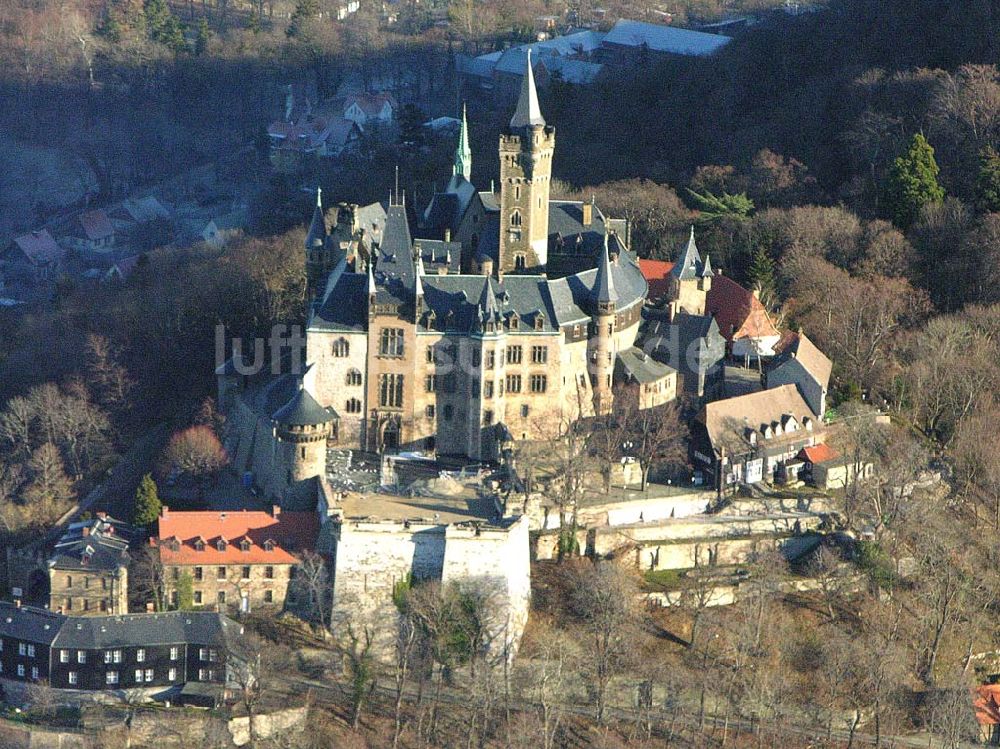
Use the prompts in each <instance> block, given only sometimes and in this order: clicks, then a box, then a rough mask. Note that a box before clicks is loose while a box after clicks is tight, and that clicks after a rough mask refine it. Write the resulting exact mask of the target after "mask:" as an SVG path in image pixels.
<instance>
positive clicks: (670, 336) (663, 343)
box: [640, 309, 726, 400]
mask: <svg viewBox="0 0 1000 749" xmlns="http://www.w3.org/2000/svg"><path fill="white" fill-rule="evenodd" d="M643 314H644V318H645V322H644V323H643V327H642V332H641V334H640V345H641V347H642V349H643V351H645V352H646V353H648V354H649V355H650V356H651V357H653V358H654V359H656V360H657V361H659V362H662V363H663V364H666V365H668V366H670V367H672V368H673V369H675V370H677V372H678V376H679V378H680V383H679V385H678V387H679V388H680V391H681V392H683V393H684V394H686V395H689V396H694V397H696V398H704V399H707V400H712V399H714V398H717V397H718V396H719V395H720V394H721V392H722V386H723V383H724V364H725V358H726V341H725V339H724V338H723V337H722V335H721V334H720V333H719V326H718V324H717V323H716V322H715V319H714V318H713V317H711V316H710V315H689V314H686V313H683V312H681V313H677V314H673V313H672V311H671V310H669V309H668V310H665V311H660V310H653V309H647V310H646V311H645V312H644V313H643Z"/></svg>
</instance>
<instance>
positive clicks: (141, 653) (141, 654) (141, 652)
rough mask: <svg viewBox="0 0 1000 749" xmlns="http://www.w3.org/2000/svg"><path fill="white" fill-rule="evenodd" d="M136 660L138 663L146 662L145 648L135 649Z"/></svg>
mask: <svg viewBox="0 0 1000 749" xmlns="http://www.w3.org/2000/svg"><path fill="white" fill-rule="evenodd" d="M135 660H136V663H142V662H144V661H145V660H146V649H145V648H139V649H138V650H136V651H135Z"/></svg>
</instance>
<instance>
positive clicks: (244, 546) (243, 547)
mask: <svg viewBox="0 0 1000 749" xmlns="http://www.w3.org/2000/svg"><path fill="white" fill-rule="evenodd" d="M240 551H250V540H249V539H247V538H244V539H243V540H242V541H240Z"/></svg>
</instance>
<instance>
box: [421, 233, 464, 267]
mask: <svg viewBox="0 0 1000 749" xmlns="http://www.w3.org/2000/svg"><path fill="white" fill-rule="evenodd" d="M413 250H414V252H419V254H420V258H421V259H422V260H423V263H424V270H425V272H426V273H437V272H438V269H439V268H447V269H448V272H449V273H458V272H459V269H460V267H461V264H462V243H461V242H445V241H444V240H442V239H415V240H413Z"/></svg>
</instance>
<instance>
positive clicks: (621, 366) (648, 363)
mask: <svg viewBox="0 0 1000 749" xmlns="http://www.w3.org/2000/svg"><path fill="white" fill-rule="evenodd" d="M676 372H677V370H675V369H674V368H673V367H668V366H667V365H666V364H663V363H661V362H658V361H656V359H653V358H652V357H651V356H648V355H647V354H646V353H645V352H644V351H643V350H642V349H640V348H638V347H636V346H632V347H631V348H627V349H624V350H622V351H619V352H618V358H617V360H616V362H615V375H616V376H617V377H622V376H624V378H625V379H626V380H632V381H635V382H638V383H640V384H643V385H645V384H647V383H650V382H656V381H658V380H662V379H663V378H664V377H667V376H668V375H670V374H671V373H676Z"/></svg>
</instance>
